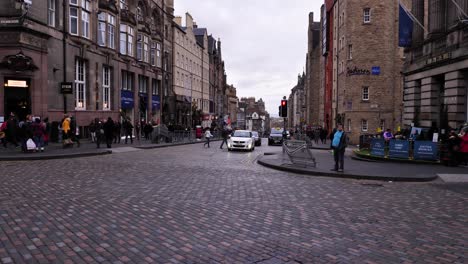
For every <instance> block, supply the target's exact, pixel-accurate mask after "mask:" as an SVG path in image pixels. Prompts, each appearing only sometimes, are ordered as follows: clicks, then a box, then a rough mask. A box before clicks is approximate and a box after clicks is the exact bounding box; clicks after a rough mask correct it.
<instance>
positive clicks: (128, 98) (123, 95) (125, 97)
mask: <svg viewBox="0 0 468 264" xmlns="http://www.w3.org/2000/svg"><path fill="white" fill-rule="evenodd" d="M120 101H121V108H122V109H132V108H133V105H134V103H135V100H134V99H133V91H127V90H121V91H120Z"/></svg>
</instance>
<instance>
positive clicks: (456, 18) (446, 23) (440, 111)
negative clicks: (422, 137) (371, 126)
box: [404, 0, 468, 133]
mask: <svg viewBox="0 0 468 264" xmlns="http://www.w3.org/2000/svg"><path fill="white" fill-rule="evenodd" d="M456 2H457V4H458V6H457V5H455V3H453V2H452V1H439V0H413V1H412V2H411V5H408V7H411V10H412V13H413V15H414V16H415V17H416V19H417V20H418V21H419V22H420V23H421V24H422V25H423V27H421V26H420V25H418V24H417V23H416V22H415V23H414V25H413V28H414V30H413V39H412V46H411V47H410V48H408V49H407V50H406V65H405V69H404V74H405V80H404V81H405V90H404V124H405V125H407V126H410V125H414V126H420V127H434V128H438V129H441V130H440V132H442V133H443V132H444V130H445V131H446V132H447V130H448V128H457V127H460V126H461V125H462V124H463V123H464V122H467V121H468V116H467V115H468V114H467V113H468V109H467V108H468V99H467V94H468V92H467V90H468V16H467V14H468V1H467V0H459V1H456Z"/></svg>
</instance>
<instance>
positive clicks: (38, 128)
mask: <svg viewBox="0 0 468 264" xmlns="http://www.w3.org/2000/svg"><path fill="white" fill-rule="evenodd" d="M31 130H32V133H33V141H34V143H35V144H36V151H39V150H40V151H41V152H44V135H45V133H46V130H45V124H44V123H42V122H41V120H40V119H39V118H36V119H35V120H34V123H32V125H31Z"/></svg>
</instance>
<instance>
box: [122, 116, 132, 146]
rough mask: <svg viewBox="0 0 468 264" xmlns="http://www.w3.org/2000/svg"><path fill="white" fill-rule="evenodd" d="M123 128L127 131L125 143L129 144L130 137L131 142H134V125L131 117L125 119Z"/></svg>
mask: <svg viewBox="0 0 468 264" xmlns="http://www.w3.org/2000/svg"><path fill="white" fill-rule="evenodd" d="M123 129H124V132H125V144H127V139H128V138H129V137H130V143H131V144H133V136H132V133H133V125H132V122H131V121H130V119H128V120H125V121H124V123H123Z"/></svg>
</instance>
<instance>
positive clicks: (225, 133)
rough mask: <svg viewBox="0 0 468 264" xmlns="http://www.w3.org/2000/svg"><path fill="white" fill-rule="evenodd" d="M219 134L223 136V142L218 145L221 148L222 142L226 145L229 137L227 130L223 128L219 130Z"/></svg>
mask: <svg viewBox="0 0 468 264" xmlns="http://www.w3.org/2000/svg"><path fill="white" fill-rule="evenodd" d="M221 136H222V138H223V142H221V146H220V147H219V148H220V149H223V146H224V144H225V143H226V146H227V145H228V142H227V140H228V137H229V131H228V130H227V129H226V128H225V129H223V131H221Z"/></svg>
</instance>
